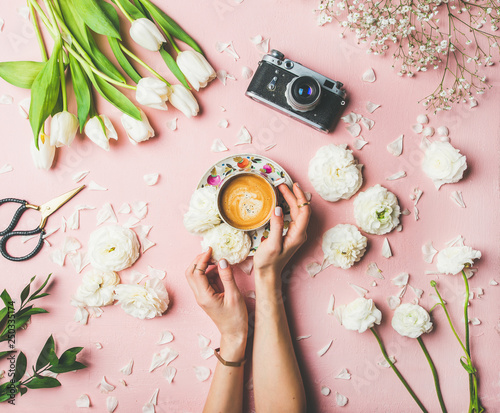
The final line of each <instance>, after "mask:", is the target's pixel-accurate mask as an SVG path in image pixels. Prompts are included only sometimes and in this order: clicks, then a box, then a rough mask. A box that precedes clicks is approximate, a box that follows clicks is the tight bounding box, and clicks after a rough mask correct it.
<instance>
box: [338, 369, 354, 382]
mask: <svg viewBox="0 0 500 413" xmlns="http://www.w3.org/2000/svg"><path fill="white" fill-rule="evenodd" d="M335 378H336V379H341V380H350V379H351V374H350V373H349V372H348V371H347V369H342V370H341V371H340V373H339V374H337V376H336V377H335Z"/></svg>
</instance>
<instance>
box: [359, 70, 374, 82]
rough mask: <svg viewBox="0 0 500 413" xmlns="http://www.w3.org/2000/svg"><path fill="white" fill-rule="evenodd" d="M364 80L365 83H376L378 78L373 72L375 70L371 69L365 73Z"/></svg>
mask: <svg viewBox="0 0 500 413" xmlns="http://www.w3.org/2000/svg"><path fill="white" fill-rule="evenodd" d="M362 79H363V82H368V83H373V82H375V80H377V77H376V76H375V72H374V71H373V69H372V68H370V69H368V70H367V71H366V72H365V73H363V76H362Z"/></svg>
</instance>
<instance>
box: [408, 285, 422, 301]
mask: <svg viewBox="0 0 500 413" xmlns="http://www.w3.org/2000/svg"><path fill="white" fill-rule="evenodd" d="M408 285H409V286H410V288H411V289H412V291H413V292H414V293H415V295H416V296H417V297H418V298H422V294H423V293H424V290H421V289H420V288H416V287H414V286H413V285H411V284H408Z"/></svg>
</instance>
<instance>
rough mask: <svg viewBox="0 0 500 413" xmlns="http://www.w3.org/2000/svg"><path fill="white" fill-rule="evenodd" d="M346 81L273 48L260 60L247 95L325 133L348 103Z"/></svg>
mask: <svg viewBox="0 0 500 413" xmlns="http://www.w3.org/2000/svg"><path fill="white" fill-rule="evenodd" d="M342 86H343V84H342V83H341V82H338V81H336V80H333V79H329V78H327V77H326V76H323V75H321V74H320V73H317V72H315V71H314V70H311V69H309V68H307V67H305V66H303V65H301V64H300V63H298V62H294V61H293V60H290V59H286V58H285V56H284V55H283V53H281V52H279V51H278V50H271V52H270V53H269V54H267V55H265V56H264V57H263V58H262V60H261V61H260V62H259V67H258V68H257V70H256V71H255V74H254V76H253V78H252V81H251V82H250V85H249V86H248V89H247V91H246V95H247V96H249V97H251V98H252V99H253V100H255V101H257V102H260V103H262V104H264V105H266V106H269V107H270V108H272V109H274V110H277V111H279V112H282V113H284V114H285V115H288V116H290V117H292V118H294V119H296V120H298V121H300V122H302V123H305V124H306V125H309V126H311V127H313V128H314V129H316V130H319V131H321V132H324V133H328V132H330V130H331V129H332V127H333V125H334V122H335V121H336V120H338V118H339V115H340V114H341V112H342V110H343V109H344V107H345V104H346V92H345V90H343V89H342Z"/></svg>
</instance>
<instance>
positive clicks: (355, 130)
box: [346, 123, 361, 137]
mask: <svg viewBox="0 0 500 413" xmlns="http://www.w3.org/2000/svg"><path fill="white" fill-rule="evenodd" d="M346 129H347V132H349V133H350V134H351V136H353V137H357V136H359V134H360V133H361V125H360V124H359V123H353V124H352V125H349V126H348V127H347V128H346Z"/></svg>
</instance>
